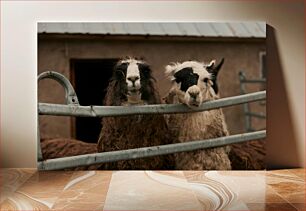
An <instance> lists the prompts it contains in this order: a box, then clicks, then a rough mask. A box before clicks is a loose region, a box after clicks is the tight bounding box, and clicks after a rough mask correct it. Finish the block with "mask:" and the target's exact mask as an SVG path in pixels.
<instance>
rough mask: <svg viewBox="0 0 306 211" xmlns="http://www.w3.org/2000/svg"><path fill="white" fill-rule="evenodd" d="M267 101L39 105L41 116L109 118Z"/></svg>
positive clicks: (260, 95)
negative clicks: (189, 104)
mask: <svg viewBox="0 0 306 211" xmlns="http://www.w3.org/2000/svg"><path fill="white" fill-rule="evenodd" d="M264 99H266V91H260V92H254V93H250V94H244V95H239V96H234V97H227V98H222V99H218V100H214V101H208V102H205V103H203V104H202V105H201V106H200V107H199V108H194V109H190V108H188V107H187V106H185V105H182V104H159V105H145V106H80V105H61V104H48V103H39V104H38V113H39V114H40V115H57V116H78V117H109V116H124V115H135V114H173V113H190V112H200V111H205V110H211V109H216V108H222V107H227V106H232V105H238V104H243V103H246V102H253V101H259V100H264Z"/></svg>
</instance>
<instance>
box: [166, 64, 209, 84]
mask: <svg viewBox="0 0 306 211" xmlns="http://www.w3.org/2000/svg"><path fill="white" fill-rule="evenodd" d="M214 62H215V61H214V60H213V61H211V62H210V64H205V63H202V62H196V61H186V62H183V63H178V62H177V63H172V64H170V65H167V66H166V72H165V73H166V75H167V76H168V77H169V78H170V80H171V81H173V80H175V78H174V74H175V73H176V72H178V71H180V70H182V69H184V68H192V69H193V72H194V73H196V74H198V75H199V80H203V79H204V78H210V77H211V76H210V73H209V72H208V71H207V70H206V68H205V67H207V66H210V65H213V64H214Z"/></svg>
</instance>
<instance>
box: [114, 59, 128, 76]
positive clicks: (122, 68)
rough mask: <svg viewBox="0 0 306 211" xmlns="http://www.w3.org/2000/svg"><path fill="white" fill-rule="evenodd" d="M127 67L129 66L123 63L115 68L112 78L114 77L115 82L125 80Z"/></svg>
mask: <svg viewBox="0 0 306 211" xmlns="http://www.w3.org/2000/svg"><path fill="white" fill-rule="evenodd" d="M128 65H129V64H128V63H126V62H124V63H120V64H117V65H116V66H115V72H114V74H115V75H114V77H116V79H117V80H123V79H125V76H126V71H127V68H128Z"/></svg>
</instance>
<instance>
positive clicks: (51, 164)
mask: <svg viewBox="0 0 306 211" xmlns="http://www.w3.org/2000/svg"><path fill="white" fill-rule="evenodd" d="M45 78H49V79H54V80H56V81H57V82H59V83H60V84H61V85H62V86H63V87H64V89H65V93H66V95H65V99H66V105H60V104H50V103H38V114H39V115H55V116H77V117H109V116H126V115H135V114H175V113H190V112H200V111H205V110H211V109H216V108H222V107H228V106H233V105H239V104H244V103H248V102H254V101H260V100H265V99H266V91H260V92H254V93H250V94H243V95H238V96H234V97H227V98H222V99H218V100H214V101H209V102H205V103H203V104H202V105H201V106H200V107H198V108H196V109H190V108H188V107H187V106H185V105H182V104H180V105H179V104H173V105H170V104H160V105H145V106H129V107H127V106H81V105H80V104H79V101H78V97H77V95H76V93H75V91H74V89H73V87H72V85H71V83H70V82H69V80H68V79H67V78H66V77H65V76H63V75H61V74H60V73H57V72H53V71H48V72H43V73H41V74H40V75H39V76H38V81H40V80H42V79H45ZM38 125H39V124H38ZM265 137H266V130H260V131H256V132H249V133H243V134H237V135H230V136H225V137H219V138H214V139H205V140H196V141H190V142H185V143H176V144H167V145H160V146H153V147H143V148H137V149H128V150H119V151H112V152H102V153H93V154H85V155H78V156H72V157H64V158H56V159H49V160H43V157H42V152H41V147H40V136H39V127H38V139H37V146H38V149H37V152H38V169H40V170H57V169H64V168H72V167H77V166H84V165H92V164H99V163H104V162H114V161H119V160H129V159H136V158H143V157H151V156H157V155H165V154H172V153H176V152H186V151H192V150H197V149H204V148H210V147H218V146H224V145H227V144H233V143H240V142H245V141H250V140H256V139H262V138H265Z"/></svg>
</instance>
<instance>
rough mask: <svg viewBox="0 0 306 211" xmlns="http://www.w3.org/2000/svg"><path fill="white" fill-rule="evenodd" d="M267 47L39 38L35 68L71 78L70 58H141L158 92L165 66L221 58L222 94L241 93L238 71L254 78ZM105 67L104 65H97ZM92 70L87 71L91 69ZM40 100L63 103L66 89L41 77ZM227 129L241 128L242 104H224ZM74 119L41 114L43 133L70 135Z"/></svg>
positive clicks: (44, 135)
mask: <svg viewBox="0 0 306 211" xmlns="http://www.w3.org/2000/svg"><path fill="white" fill-rule="evenodd" d="M261 51H265V43H264V41H256V42H255V41H241V40H240V41H239V40H237V41H229V42H216V41H207V40H192V41H183V40H180V41H178V40H175V39H174V40H150V39H139V40H122V39H120V40H118V39H116V40H110V39H103V38H101V39H68V38H60V39H46V38H44V39H39V45H38V71H39V73H41V72H43V71H46V70H54V71H58V72H60V73H62V74H64V75H65V76H66V77H67V78H69V79H70V80H71V73H70V59H99V58H101V59H106V58H120V57H125V56H136V57H144V58H145V59H146V60H147V61H148V62H149V63H150V64H151V66H152V69H153V71H154V76H155V78H156V79H157V83H158V88H159V91H160V93H161V96H164V95H165V94H166V93H167V91H168V89H169V82H168V80H167V79H166V78H165V76H164V66H165V65H167V64H169V63H170V62H176V61H184V60H189V59H192V60H199V61H206V62H208V61H210V60H212V59H217V60H219V59H221V58H222V57H224V58H225V63H224V66H223V68H222V70H221V72H220V74H219V79H218V80H219V87H220V95H221V97H226V96H233V95H239V94H240V86H239V80H238V72H239V71H240V70H244V71H246V75H247V76H248V77H251V78H258V77H259V76H260V72H259V52H261ZM101 71H103V70H101ZM89 74H90V73H89ZM260 88H261V87H260V85H251V86H249V87H248V90H249V91H258V90H260ZM38 90H39V91H38V96H39V101H40V102H53V103H64V90H63V89H62V88H61V87H60V85H58V84H57V83H56V82H53V81H50V80H44V81H41V82H40V84H39V89H38ZM252 107H253V108H254V110H257V111H263V112H265V105H259V104H258V103H253V104H252ZM224 112H225V116H226V121H227V123H228V127H229V130H230V133H232V134H235V133H240V132H244V116H243V110H242V106H234V107H230V108H225V109H224ZM72 124H73V118H70V117H50V116H41V117H40V131H41V138H43V139H44V138H54V137H71V136H73V130H72ZM254 126H255V128H258V129H260V128H263V127H265V121H264V120H256V121H254Z"/></svg>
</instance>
